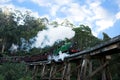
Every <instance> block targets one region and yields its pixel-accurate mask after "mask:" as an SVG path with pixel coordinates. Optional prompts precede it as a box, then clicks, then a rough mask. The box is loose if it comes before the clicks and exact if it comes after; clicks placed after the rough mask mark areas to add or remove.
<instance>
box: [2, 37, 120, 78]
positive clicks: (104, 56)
mask: <svg viewBox="0 0 120 80" xmlns="http://www.w3.org/2000/svg"><path fill="white" fill-rule="evenodd" d="M114 54H115V55H120V35H119V36H117V37H114V38H112V39H111V40H109V41H107V42H104V43H102V44H99V45H97V46H95V47H93V48H90V49H86V50H84V51H81V52H78V53H75V54H72V55H70V56H68V57H65V59H64V61H58V62H55V61H48V60H46V61H38V62H27V63H26V71H27V72H29V71H30V70H31V69H30V67H31V66H32V67H33V68H32V80H36V78H37V77H38V76H39V78H40V80H93V79H94V78H95V77H99V80H112V77H111V73H110V69H109V67H110V63H111V58H112V57H111V56H112V55H114ZM12 58H13V57H12ZM3 59H4V58H3ZM17 59H18V58H16V57H15V58H14V59H13V60H12V61H13V62H15V61H17ZM4 61H6V60H4Z"/></svg>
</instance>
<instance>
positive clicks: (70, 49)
mask: <svg viewBox="0 0 120 80" xmlns="http://www.w3.org/2000/svg"><path fill="white" fill-rule="evenodd" d="M76 46H77V43H71V42H68V43H65V44H64V45H62V46H61V47H59V48H57V49H55V50H53V53H45V54H37V55H32V56H22V57H18V56H16V57H15V56H14V57H11V58H9V60H7V59H8V58H4V57H3V58H2V57H1V58H0V62H7V61H11V62H21V61H24V62H37V61H44V60H48V56H49V55H59V52H60V51H61V52H62V53H67V54H73V53H76V52H79V51H80V50H79V49H77V48H76Z"/></svg>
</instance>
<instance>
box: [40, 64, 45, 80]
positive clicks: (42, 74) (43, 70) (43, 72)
mask: <svg viewBox="0 0 120 80" xmlns="http://www.w3.org/2000/svg"><path fill="white" fill-rule="evenodd" d="M45 70H46V64H43V66H42V71H41V79H43V77H44V75H45Z"/></svg>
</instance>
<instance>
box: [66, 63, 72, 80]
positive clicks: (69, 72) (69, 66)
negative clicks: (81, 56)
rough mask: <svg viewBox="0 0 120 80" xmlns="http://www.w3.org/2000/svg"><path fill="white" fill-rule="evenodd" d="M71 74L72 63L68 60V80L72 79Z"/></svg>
mask: <svg viewBox="0 0 120 80" xmlns="http://www.w3.org/2000/svg"><path fill="white" fill-rule="evenodd" d="M70 76H71V63H70V62H68V64H67V71H66V80H70Z"/></svg>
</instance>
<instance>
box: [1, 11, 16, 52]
mask: <svg viewBox="0 0 120 80" xmlns="http://www.w3.org/2000/svg"><path fill="white" fill-rule="evenodd" d="M16 29H17V23H16V21H14V16H13V14H12V13H9V14H8V15H6V14H4V13H3V12H0V35H1V37H0V38H1V43H2V44H1V45H2V49H1V52H4V50H5V49H7V48H8V47H9V46H10V44H11V42H14V41H15V37H16V36H17V35H16V34H15V33H16ZM13 38H14V39H13Z"/></svg>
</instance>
